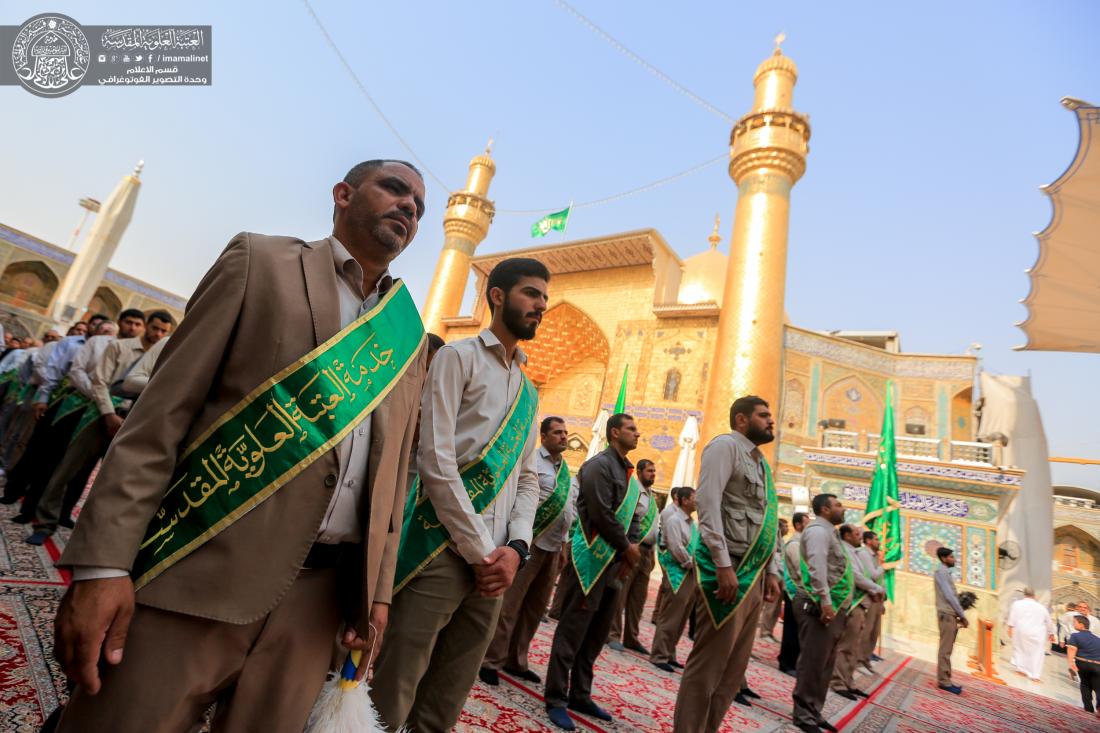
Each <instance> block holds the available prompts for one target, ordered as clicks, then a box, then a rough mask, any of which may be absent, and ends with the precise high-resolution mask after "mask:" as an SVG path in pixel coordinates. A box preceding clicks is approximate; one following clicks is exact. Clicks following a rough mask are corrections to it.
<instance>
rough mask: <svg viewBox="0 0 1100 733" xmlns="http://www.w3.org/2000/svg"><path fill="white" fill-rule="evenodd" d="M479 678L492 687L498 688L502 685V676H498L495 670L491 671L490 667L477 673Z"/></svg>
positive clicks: (483, 668)
mask: <svg viewBox="0 0 1100 733" xmlns="http://www.w3.org/2000/svg"><path fill="white" fill-rule="evenodd" d="M477 676H478V677H479V678H480V679H481V681H482V682H484V683H485V684H487V685H489V686H490V687H496V686H497V685H499V684H500V675H499V674H497V671H496V670H495V669H489V668H488V667H482V668H481V669H479V670H478V671H477Z"/></svg>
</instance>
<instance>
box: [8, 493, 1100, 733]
mask: <svg viewBox="0 0 1100 733" xmlns="http://www.w3.org/2000/svg"><path fill="white" fill-rule="evenodd" d="M14 513H15V511H14V507H8V506H0V731H4V732H8V731H11V732H12V733H35V732H36V731H37V730H38V727H39V726H40V725H41V724H42V721H43V720H44V719H45V717H46V716H47V715H48V714H49V713H50V712H51V711H52V710H53V709H54V708H55V707H56V706H57V705H58V704H59V703H61V702H63V701H64V699H65V683H64V678H63V676H62V675H61V673H60V670H59V669H58V667H57V664H56V663H55V662H54V661H53V631H52V625H53V616H54V613H55V612H56V610H57V603H58V601H59V599H60V598H61V594H62V592H63V591H64V588H65V585H66V584H67V582H68V580H69V578H68V574H67V573H62V572H59V571H58V570H57V569H55V568H54V567H53V562H54V561H55V560H56V559H57V557H58V556H59V555H60V552H61V549H62V548H63V547H64V543H65V540H66V539H67V538H68V532H67V531H66V530H61V532H59V533H58V535H56V536H55V537H54V539H53V540H52V541H50V542H48V543H47V544H46V545H45V546H43V547H32V546H30V545H27V544H26V543H24V542H23V538H24V537H25V536H26V535H27V533H28V531H27V529H26V528H25V527H23V526H20V525H16V524H12V523H11V522H9V521H7V520H8V518H9V517H11V516H12V515H13V514H14ZM652 590H653V591H654V593H655V591H656V583H654V584H653V588H652ZM651 602H652V594H651ZM649 613H650V609H649V608H647V609H646V614H645V618H646V619H648V618H649ZM552 637H553V624H552V623H547V624H543V625H542V626H541V627H540V629H539V632H538V634H537V635H536V637H535V640H534V643H533V644H532V648H531V664H532V668H533V669H534V670H535V671H537V672H538V673H539V674H544V673H545V671H546V664H547V661H548V659H547V658H548V655H549V650H550V643H551V639H552ZM652 637H653V626H652V625H651V624H649V623H648V622H643V624H642V642H643V643H644V644H646V645H647V646H648V645H649V644H650V643H651V642H652ZM690 649H691V646H690V642H689V641H688V640H687V639H686V638H685V639H683V640H682V641H681V643H680V646H679V650H678V655H677V656H678V658H679V659H680V661H685V660H686V659H687V656H688V653H689V652H690ZM777 652H778V648H777V645H776V644H775V642H772V641H771V640H769V639H764V638H762V639H760V640H758V641H757V644H756V647H755V649H754V651H753V661H752V662H751V664H750V665H749V670H748V684H749V686H750V687H751V688H752V689H753V690H755V691H756V692H757V693H759V694H760V695H761V697H762V699H761V700H757V701H754V702H755V703H757V704H754V705H753V707H751V708H746V707H742V706H740V705H736V704H735V705H733V707H732V708H731V710H730V711H729V714H728V715H727V716H726V720H725V722H724V724H723V726H722V731H723V733H733V732H735V731H736V732H738V733H740V732H742V731H744V732H748V733H757V732H759V733H788V732H790V731H796V730H797V729H796V728H794V726H792V725H791V723H790V709H791V689H792V688H793V686H794V680H793V679H792V678H790V677H787V676H786V675H783V674H781V673H780V672H779V670H778V669H777V668H776V663H775V657H776V654H777ZM886 656H887V659H886V660H885V661H883V662H880V663H879V664H878V665H877V670H876V674H874V675H870V674H862V675H861V676H859V677H857V684H858V685H859V686H860V687H861V688H862V689H864V690H865V691H867V692H868V693H869V694H870V696H871V697H870V699H869V700H863V701H859V702H851V701H848V700H845V699H843V698H840V697H837V696H835V695H830V696H829V698H828V700H827V701H826V705H825V716H826V718H827V719H828V720H830V721H831V722H832V723H833V724H834V725H836V726H837V728H839V729H841V730H843V731H858V732H859V733H879V732H880V731H887V732H889V733H910V732H911V733H917V732H918V731H919V732H920V733H924V732H926V731H945V732H951V733H954V732H956V731H957V732H959V733H962V732H964V731H965V732H970V731H974V732H977V733H1002V732H1011V733H1015V732H1020V733H1024V732H1027V733H1046V732H1047V731H1058V732H1062V731H1064V732H1066V733H1071V732H1073V733H1078V732H1080V731H1088V730H1100V724H1098V721H1097V719H1096V718H1095V717H1093V716H1090V715H1088V714H1086V713H1085V712H1084V711H1082V710H1081V709H1079V708H1074V707H1071V706H1069V705H1066V704H1064V703H1060V702H1058V701H1055V700H1052V699H1049V698H1045V697H1040V696H1037V695H1032V694H1029V693H1025V692H1021V691H1020V690H1016V689H1013V688H1009V687H1001V686H998V685H993V684H989V683H986V682H982V681H979V680H975V679H971V678H970V677H968V676H967V675H965V674H957V677H958V679H959V681H960V682H961V684H962V685H963V686H964V688H965V692H964V693H963V695H962V696H961V697H956V696H954V695H950V694H948V693H945V692H942V691H941V690H938V689H937V688H936V683H935V669H934V667H933V665H931V664H930V663H928V662H924V661H921V660H919V659H913V658H910V657H902V656H900V655H895V654H891V653H889V652H887V654H886ZM678 684H679V673H671V674H670V673H666V672H662V671H660V670H658V669H657V668H655V667H653V666H652V665H651V664H650V663H649V661H648V660H647V659H645V658H643V657H641V656H640V655H638V654H635V653H633V652H615V651H612V650H610V649H605V651H604V653H603V654H601V655H600V658H599V661H598V662H597V665H596V682H595V688H594V690H593V697H594V698H595V699H596V701H597V702H599V703H600V704H601V705H603V706H604V707H606V708H607V709H608V710H609V711H610V712H611V713H612V715H614V716H615V722H613V723H602V722H599V721H595V720H592V719H588V718H584V717H583V716H579V715H575V716H574V717H575V719H576V720H577V721H578V728H579V730H582V731H598V732H599V731H641V732H645V733H650V732H652V733H657V732H661V733H668V732H670V731H671V730H672V710H673V707H674V706H675V700H676V690H677V686H678ZM457 730H458V731H460V732H462V733H512V732H520V731H522V732H525V733H527V732H531V731H554V730H556V729H555V728H553V727H551V726H550V725H549V723H548V721H547V720H546V714H545V710H544V707H543V701H542V686H541V685H531V684H529V683H526V682H522V681H519V680H515V679H513V678H511V677H509V676H508V675H506V674H503V673H502V674H501V684H500V686H499V687H497V688H490V687H487V686H485V685H484V684H482V683H481V682H480V681H479V682H477V683H476V684H475V685H474V688H473V690H472V692H471V694H470V698H469V700H468V701H467V703H466V708H465V710H464V712H463V714H462V719H461V720H460V721H459V725H458V727H457Z"/></svg>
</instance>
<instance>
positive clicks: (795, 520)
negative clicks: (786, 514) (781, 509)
mask: <svg viewBox="0 0 1100 733" xmlns="http://www.w3.org/2000/svg"><path fill="white" fill-rule="evenodd" d="M809 518H810V515H809V514H807V513H806V512H795V513H794V514H792V515H791V526H792V527H793V526H794V525H796V524H802V523H803V522H805V521H806V520H807V519H809Z"/></svg>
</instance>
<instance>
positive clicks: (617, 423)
mask: <svg viewBox="0 0 1100 733" xmlns="http://www.w3.org/2000/svg"><path fill="white" fill-rule="evenodd" d="M627 420H630V421H631V422H633V421H634V418H633V417H631V416H630V415H627V414H626V413H625V412H616V413H615V414H614V415H612V416H611V417H609V418H607V431H606V435H607V440H608V441H610V440H611V431H612V430H618V429H619V428H621V427H622V426H623V423H625V422H626V421H627Z"/></svg>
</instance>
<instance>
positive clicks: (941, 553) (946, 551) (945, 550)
mask: <svg viewBox="0 0 1100 733" xmlns="http://www.w3.org/2000/svg"><path fill="white" fill-rule="evenodd" d="M954 554H955V551H954V550H952V549H951V548H950V547H940V548H939V549H937V550H936V557H938V558H939V559H940V560H942V559H944V558H945V557H949V556H951V555H954Z"/></svg>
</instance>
